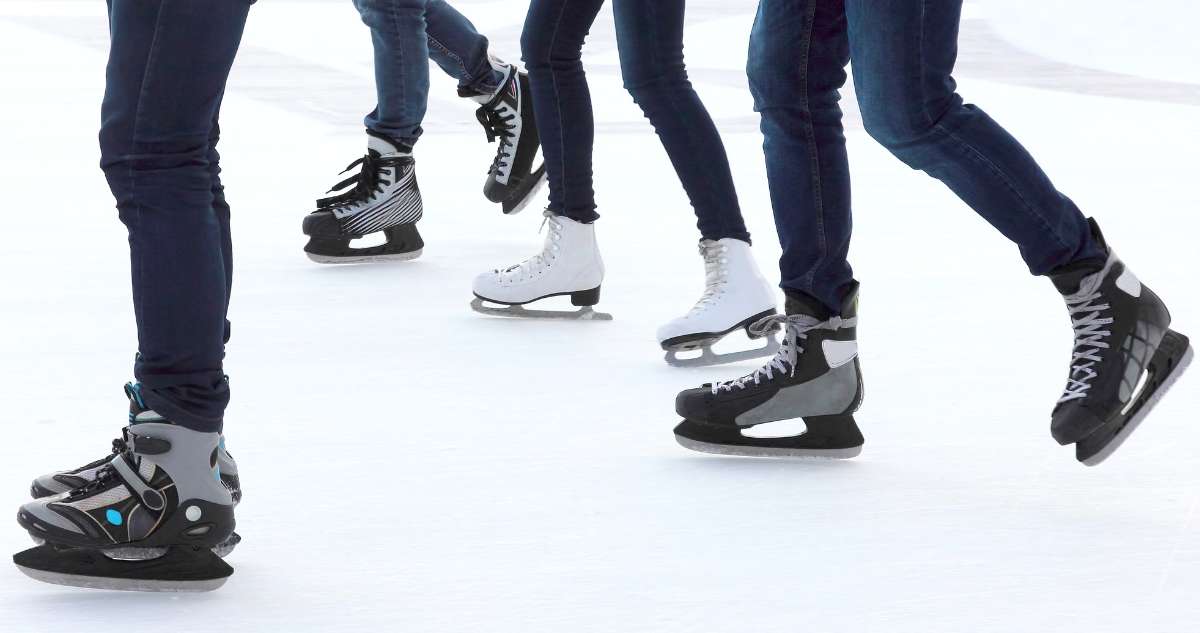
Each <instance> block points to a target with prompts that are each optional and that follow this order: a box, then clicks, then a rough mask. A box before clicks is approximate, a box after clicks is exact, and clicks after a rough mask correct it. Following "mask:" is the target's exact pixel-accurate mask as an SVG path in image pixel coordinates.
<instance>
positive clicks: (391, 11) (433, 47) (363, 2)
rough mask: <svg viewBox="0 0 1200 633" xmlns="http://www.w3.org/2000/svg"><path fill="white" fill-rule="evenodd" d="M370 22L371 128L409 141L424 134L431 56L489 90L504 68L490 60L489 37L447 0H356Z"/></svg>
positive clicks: (470, 85) (467, 85)
mask: <svg viewBox="0 0 1200 633" xmlns="http://www.w3.org/2000/svg"><path fill="white" fill-rule="evenodd" d="M354 6H356V7H358V12H359V13H360V14H361V15H362V20H363V22H364V23H365V24H366V25H367V26H369V27H371V41H372V43H373V44H374V46H375V90H376V92H377V93H378V105H377V106H376V107H375V110H374V111H372V112H371V113H370V114H368V115H367V118H366V121H365V122H366V125H367V128H368V129H370V130H372V131H375V132H379V133H380V134H384V135H386V136H389V137H391V138H393V139H396V140H398V141H400V142H402V143H405V144H407V145H412V144H413V143H416V141H417V139H418V138H420V136H421V123H422V122H423V121H424V120H425V109H426V105H427V102H428V99H429V62H428V60H430V59H432V60H433V61H435V62H437V65H438V66H440V67H441V68H442V70H444V71H445V72H446V74H448V75H450V76H451V77H454V78H455V79H457V80H458V83H459V86H460V88H464V89H470V90H474V91H475V92H479V93H483V94H490V93H493V92H495V91H496V88H498V87H499V86H500V84H501V83H503V82H504V73H503V72H502V71H500V70H497V69H496V68H494V67H493V66H492V64H491V63H490V62H489V60H488V40H487V38H486V37H484V36H482V35H480V34H479V32H478V31H476V30H475V26H474V25H473V24H471V22H470V20H468V19H467V18H466V17H465V16H463V14H461V13H459V12H458V11H456V10H455V9H454V7H452V6H450V5H449V4H447V3H446V2H445V0H354Z"/></svg>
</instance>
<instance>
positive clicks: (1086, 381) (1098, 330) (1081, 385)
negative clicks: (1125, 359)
mask: <svg viewBox="0 0 1200 633" xmlns="http://www.w3.org/2000/svg"><path fill="white" fill-rule="evenodd" d="M1101 300H1102V296H1101V294H1100V292H1099V291H1096V292H1092V293H1089V294H1084V295H1079V296H1073V297H1067V299H1066V301H1067V309H1068V310H1069V311H1070V314H1071V326H1072V327H1074V328H1075V347H1074V348H1072V349H1073V350H1074V351H1073V353H1072V359H1071V374H1070V376H1068V378H1067V387H1066V389H1064V390H1063V395H1062V397H1061V398H1059V400H1058V401H1059V403H1063V402H1068V401H1071V400H1078V399H1080V398H1085V397H1087V394H1088V390H1090V389H1091V387H1092V379H1093V378H1095V377H1096V376H1098V375H1099V374H1098V373H1097V372H1096V370H1095V366H1096V363H1099V362H1101V361H1102V359H1101V358H1100V352H1101V350H1105V349H1108V348H1109V343H1108V340H1107V339H1108V337H1109V336H1111V335H1112V332H1111V331H1110V330H1106V329H1104V326H1106V325H1111V324H1112V322H1113V319H1112V317H1104V316H1103V313H1104V311H1105V310H1108V309H1109V308H1110V306H1109V305H1108V304H1107V303H1099V301H1101ZM1075 315H1083V316H1080V317H1078V318H1076V316H1075Z"/></svg>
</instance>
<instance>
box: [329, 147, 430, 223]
mask: <svg viewBox="0 0 1200 633" xmlns="http://www.w3.org/2000/svg"><path fill="white" fill-rule="evenodd" d="M407 160H409V159H408V157H404V156H396V157H389V158H384V157H381V156H379V155H378V154H374V153H370V152H368V153H367V155H366V156H363V157H362V158H360V159H358V160H356V161H354V162H353V163H350V164H349V165H347V166H346V168H345V169H343V170H342V172H341V173H342V174H344V173H346V172H348V171H350V170H352V169H354V168H355V167H359V166H361V167H362V168H361V169H360V170H359V172H358V173H357V174H354V175H353V176H351V177H349V178H347V179H345V180H343V181H341V182H339V183H337V184H336V185H334V186H333V187H330V189H329V191H327V192H326V193H336V192H339V191H342V190H344V189H347V188H348V187H350V189H349V190H347V191H342V193H337V195H334V196H330V197H328V198H321V199H320V200H317V210H318V211H329V210H334V209H345V208H349V207H353V206H356V205H359V204H363V203H365V202H367V201H369V200H371V199H372V198H374V197H375V196H376V195H378V194H380V193H383V191H384V189H385V188H386V187H387V186H389V185H391V184H392V181H391V180H389V179H387V178H386V177H385V176H384V175H383V170H385V169H388V168H391V167H397V168H398V167H399V166H400V165H402V164H404V163H405V162H406V161H407ZM339 175H341V174H339Z"/></svg>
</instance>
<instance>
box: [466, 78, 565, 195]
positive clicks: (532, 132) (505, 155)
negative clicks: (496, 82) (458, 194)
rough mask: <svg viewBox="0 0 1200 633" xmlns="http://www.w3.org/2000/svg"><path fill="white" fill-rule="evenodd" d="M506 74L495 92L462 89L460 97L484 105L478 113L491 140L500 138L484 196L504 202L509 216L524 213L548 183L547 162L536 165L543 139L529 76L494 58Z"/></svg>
mask: <svg viewBox="0 0 1200 633" xmlns="http://www.w3.org/2000/svg"><path fill="white" fill-rule="evenodd" d="M493 65H494V66H496V67H497V68H502V69H503V70H504V72H505V73H506V76H505V80H504V83H503V84H501V86H500V88H499V89H498V90H497V91H496V93H495V94H491V95H486V94H479V93H477V92H474V91H472V90H468V89H460V90H459V96H461V97H465V98H469V99H471V100H472V101H475V102H476V103H478V104H480V107H479V110H477V111H476V112H475V116H476V118H478V119H479V124H480V125H482V126H483V130H484V132H485V133H486V134H487V139H488V142H489V143H494V142H496V141H499V143H500V146H499V147H498V148H497V149H496V158H495V160H493V161H492V166H491V167H490V168H489V169H488V179H487V182H486V183H485V184H484V186H483V195H484V196H485V197H486V198H487V199H488V200H490V201H491V202H495V203H497V204H499V205H501V211H503V212H504V214H505V215H514V214H516V213H520V212H521V210H522V209H524V208H525V207H526V206H528V205H529V203H530V201H532V200H533V198H534V196H536V195H537V192H538V191H539V190H540V189H541V188H542V185H544V184H545V183H546V165H545V163H543V164H540V165H538V166H537V167H534V166H533V164H534V161H535V160H536V157H537V153H538V150H539V149H540V148H541V139H540V138H539V136H538V128H537V120H536V119H535V118H534V116H533V99H532V98H531V97H530V90H529V75H526V74H525V73H523V72H520V71H519V70H517V67H516V66H512V65H509V64H504V63H503V62H499V61H498V60H493Z"/></svg>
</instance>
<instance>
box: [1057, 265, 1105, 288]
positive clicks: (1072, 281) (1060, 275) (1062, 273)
mask: <svg viewBox="0 0 1200 633" xmlns="http://www.w3.org/2000/svg"><path fill="white" fill-rule="evenodd" d="M1102 270H1104V260H1096V259H1085V260H1082V261H1078V262H1075V263H1072V264H1067V265H1066V266H1063V267H1061V268H1058V269H1056V270H1055V271H1054V272H1052V273H1050V280H1051V281H1053V282H1054V287H1055V288H1056V289H1057V290H1058V292H1059V294H1063V295H1073V294H1076V293H1078V292H1079V290H1080V287H1081V286H1082V285H1083V282H1084V280H1086V279H1087V278H1088V277H1090V276H1092V275H1095V274H1096V273H1099V272H1101V271H1102Z"/></svg>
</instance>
